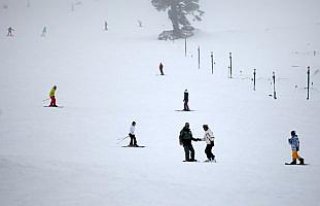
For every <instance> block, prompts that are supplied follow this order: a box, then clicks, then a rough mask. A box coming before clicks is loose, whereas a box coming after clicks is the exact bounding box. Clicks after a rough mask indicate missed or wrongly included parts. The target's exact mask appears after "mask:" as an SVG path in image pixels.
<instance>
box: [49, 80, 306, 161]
mask: <svg viewBox="0 0 320 206" xmlns="http://www.w3.org/2000/svg"><path fill="white" fill-rule="evenodd" d="M56 91H57V86H56V85H54V86H53V87H52V88H51V89H50V92H49V98H50V104H49V107H58V106H57V100H56ZM188 100H189V97H188V91H187V90H185V92H184V103H185V104H184V110H189V106H188ZM202 127H203V130H204V136H203V138H194V137H193V135H192V132H191V129H190V124H189V123H188V122H186V123H185V125H184V127H183V128H182V130H181V131H180V135H179V143H180V145H181V146H183V148H184V153H185V160H184V161H185V162H194V161H197V160H196V159H195V151H194V148H193V146H192V141H205V142H206V148H205V154H206V156H207V160H205V162H216V159H215V155H214V154H213V153H212V149H213V147H214V140H215V137H214V135H213V132H212V131H211V129H210V128H209V126H208V125H207V124H204V125H203V126H202ZM135 130H136V122H135V121H133V122H132V123H131V126H130V130H129V135H128V137H130V142H129V145H128V146H130V147H139V145H138V144H137V138H136V135H135ZM288 142H289V144H290V146H291V150H292V154H291V156H292V162H291V163H289V164H290V165H295V164H297V160H298V161H299V164H302V165H303V164H304V159H303V158H302V157H301V156H300V155H299V150H300V141H299V138H298V135H297V134H296V132H295V131H291V137H290V138H289V139H288Z"/></svg>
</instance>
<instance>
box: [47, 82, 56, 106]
mask: <svg viewBox="0 0 320 206" xmlns="http://www.w3.org/2000/svg"><path fill="white" fill-rule="evenodd" d="M56 90H57V86H56V85H54V86H53V87H52V88H51V90H50V92H49V97H50V99H51V101H50V105H49V107H57V100H56Z"/></svg>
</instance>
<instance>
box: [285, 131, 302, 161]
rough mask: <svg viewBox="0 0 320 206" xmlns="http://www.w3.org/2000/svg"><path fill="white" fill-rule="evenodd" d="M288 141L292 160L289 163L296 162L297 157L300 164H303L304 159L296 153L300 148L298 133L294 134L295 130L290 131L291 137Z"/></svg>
mask: <svg viewBox="0 0 320 206" xmlns="http://www.w3.org/2000/svg"><path fill="white" fill-rule="evenodd" d="M288 142H289V144H290V145H291V151H292V162H291V163H290V164H291V165H295V164H297V159H298V160H299V162H300V164H304V159H303V158H302V157H300V156H299V153H298V152H299V150H300V141H299V138H298V135H297V134H296V131H291V138H289V139H288Z"/></svg>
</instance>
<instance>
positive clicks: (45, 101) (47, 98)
mask: <svg viewBox="0 0 320 206" xmlns="http://www.w3.org/2000/svg"><path fill="white" fill-rule="evenodd" d="M48 100H50V99H49V98H47V99H45V100H42V102H46V101H48Z"/></svg>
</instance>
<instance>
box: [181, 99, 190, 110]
mask: <svg viewBox="0 0 320 206" xmlns="http://www.w3.org/2000/svg"><path fill="white" fill-rule="evenodd" d="M183 110H185V111H189V110H190V109H189V105H188V101H184V104H183Z"/></svg>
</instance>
